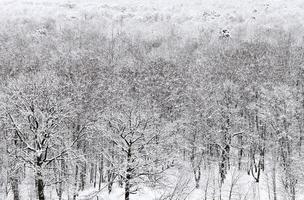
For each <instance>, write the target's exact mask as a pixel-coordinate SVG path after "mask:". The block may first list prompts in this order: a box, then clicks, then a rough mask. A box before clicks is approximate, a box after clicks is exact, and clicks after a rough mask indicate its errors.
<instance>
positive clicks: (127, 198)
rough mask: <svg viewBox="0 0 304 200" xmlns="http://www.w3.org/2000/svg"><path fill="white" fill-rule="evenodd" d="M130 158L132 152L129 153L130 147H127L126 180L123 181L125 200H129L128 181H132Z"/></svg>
mask: <svg viewBox="0 0 304 200" xmlns="http://www.w3.org/2000/svg"><path fill="white" fill-rule="evenodd" d="M131 157H132V152H131V146H130V145H129V148H128V153H127V169H126V179H125V200H129V199H130V189H131V184H130V181H131V179H132V175H131V173H132V167H131Z"/></svg>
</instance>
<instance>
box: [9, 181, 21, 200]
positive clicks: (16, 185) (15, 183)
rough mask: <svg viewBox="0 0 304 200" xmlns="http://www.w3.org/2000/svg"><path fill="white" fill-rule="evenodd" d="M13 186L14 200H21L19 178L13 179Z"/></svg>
mask: <svg viewBox="0 0 304 200" xmlns="http://www.w3.org/2000/svg"><path fill="white" fill-rule="evenodd" d="M11 186H12V191H13V195H14V200H19V199H20V197H19V183H18V179H17V178H15V177H14V178H11Z"/></svg>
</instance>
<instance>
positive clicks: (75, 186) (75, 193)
mask: <svg viewBox="0 0 304 200" xmlns="http://www.w3.org/2000/svg"><path fill="white" fill-rule="evenodd" d="M77 186H78V165H77V164H76V169H75V183H74V194H73V200H76V197H77V191H78V190H77Z"/></svg>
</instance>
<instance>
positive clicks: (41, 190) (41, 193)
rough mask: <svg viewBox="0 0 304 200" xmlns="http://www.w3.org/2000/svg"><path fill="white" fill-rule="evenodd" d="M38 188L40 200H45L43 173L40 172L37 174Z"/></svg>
mask: <svg viewBox="0 0 304 200" xmlns="http://www.w3.org/2000/svg"><path fill="white" fill-rule="evenodd" d="M36 187H37V192H38V199H39V200H44V199H45V197H44V183H43V179H42V174H41V171H40V170H38V172H37V174H36Z"/></svg>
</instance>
